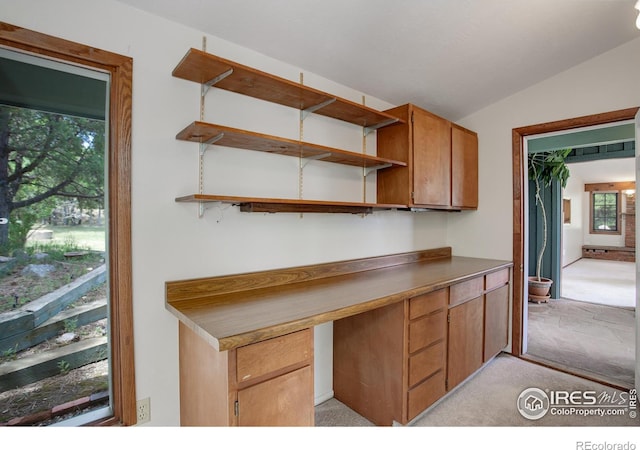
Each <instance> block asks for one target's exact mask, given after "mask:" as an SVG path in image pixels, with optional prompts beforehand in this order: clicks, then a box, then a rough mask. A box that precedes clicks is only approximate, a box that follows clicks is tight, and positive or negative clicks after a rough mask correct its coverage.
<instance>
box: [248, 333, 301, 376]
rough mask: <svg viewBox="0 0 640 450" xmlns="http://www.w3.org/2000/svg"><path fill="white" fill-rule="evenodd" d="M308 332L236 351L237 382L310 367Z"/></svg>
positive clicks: (251, 345) (281, 337) (288, 335)
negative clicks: (285, 369)
mask: <svg viewBox="0 0 640 450" xmlns="http://www.w3.org/2000/svg"><path fill="white" fill-rule="evenodd" d="M311 331H312V330H311V329H310V328H307V329H306V330H301V331H297V332H295V333H291V334H287V335H284V336H280V337H277V338H273V339H269V340H266V341H262V342H258V343H256V344H250V345H246V346H244V347H239V348H238V349H237V350H236V352H237V353H236V371H237V382H238V383H241V382H246V381H249V380H253V379H255V378H258V377H261V376H263V375H267V374H269V373H271V372H277V371H278V370H280V369H283V368H285V367H289V366H295V365H298V364H299V365H302V364H304V363H305V362H306V363H310V362H311V358H312V357H313V334H312V332H311Z"/></svg>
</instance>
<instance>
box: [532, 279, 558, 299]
mask: <svg viewBox="0 0 640 450" xmlns="http://www.w3.org/2000/svg"><path fill="white" fill-rule="evenodd" d="M552 284H553V280H550V279H549V278H543V277H540V279H539V280H538V277H529V294H530V295H533V296H535V297H547V298H549V291H550V290H551V285H552Z"/></svg>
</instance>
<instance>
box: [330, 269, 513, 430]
mask: <svg viewBox="0 0 640 450" xmlns="http://www.w3.org/2000/svg"><path fill="white" fill-rule="evenodd" d="M509 282H510V269H502V270H500V271H496V272H492V273H489V274H487V275H483V276H478V277H475V278H471V279H468V280H465V281H463V282H460V283H456V284H453V285H451V286H449V287H446V288H443V289H439V290H436V291H433V292H431V293H428V294H425V295H420V296H416V297H413V298H410V299H408V300H405V301H403V302H398V303H394V304H392V305H388V306H385V307H383V308H378V309H375V310H372V311H368V312H365V313H362V314H358V315H355V316H350V317H347V318H344V319H340V320H337V321H335V322H334V323H333V390H334V397H335V398H336V399H337V400H339V401H341V402H342V403H344V404H345V405H347V406H348V407H349V408H351V409H353V410H354V411H356V412H357V413H359V414H360V415H362V416H364V417H366V418H367V419H369V420H370V421H371V422H373V423H374V424H376V425H392V424H393V423H394V422H397V423H400V424H407V423H408V422H410V421H411V420H413V419H414V418H416V417H417V416H418V415H419V414H420V413H422V412H423V411H425V410H426V409H427V408H429V407H430V406H431V405H433V404H434V403H435V402H436V401H438V400H439V399H441V398H442V397H444V396H445V395H446V394H447V392H448V391H450V390H451V389H453V388H454V387H456V386H457V385H459V384H460V383H462V382H463V381H464V380H466V379H467V378H468V377H469V376H470V375H472V374H473V373H474V372H476V371H477V370H478V369H480V368H481V367H482V365H483V364H484V363H485V362H487V361H489V360H490V359H491V358H492V357H493V356H495V355H497V354H498V353H499V352H500V351H502V350H503V349H504V348H505V346H506V345H507V338H508V336H507V331H508V325H509V317H508V309H509Z"/></svg>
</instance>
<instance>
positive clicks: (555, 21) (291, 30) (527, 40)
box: [120, 0, 640, 121]
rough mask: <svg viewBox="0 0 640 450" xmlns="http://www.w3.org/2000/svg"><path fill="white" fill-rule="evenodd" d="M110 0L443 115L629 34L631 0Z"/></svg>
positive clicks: (470, 108)
mask: <svg viewBox="0 0 640 450" xmlns="http://www.w3.org/2000/svg"><path fill="white" fill-rule="evenodd" d="M120 1H121V2H122V3H126V4H129V5H131V6H134V7H136V8H139V9H142V10H145V11H148V12H150V13H152V14H155V15H158V16H162V17H165V18H168V19H170V20H173V21H176V22H179V23H183V24H185V25H188V26H190V27H192V28H195V29H198V30H201V31H203V32H205V33H209V34H211V35H214V36H218V37H220V38H222V39H225V40H227V41H230V42H234V43H236V44H239V45H241V46H244V47H248V48H250V49H252V50H255V51H257V52H260V53H262V54H265V55H267V56H270V57H273V58H275V59H278V60H281V61H284V62H287V63H289V64H292V65H295V66H297V67H299V68H300V69H302V70H305V71H309V72H313V73H315V74H318V75H320V76H323V77H325V78H328V79H331V80H333V81H336V82H338V83H341V84H343V85H346V86H349V87H351V88H354V89H356V90H358V91H361V92H364V93H366V94H368V95H372V96H374V97H378V98H380V99H382V100H385V101H387V102H389V103H392V104H395V105H400V104H403V103H408V102H411V103H415V104H417V105H419V106H421V107H423V108H426V109H428V110H430V111H433V112H435V113H436V114H440V115H442V116H444V117H446V118H448V119H450V120H454V121H455V120H458V119H460V118H463V117H465V116H467V115H469V114H471V113H473V112H475V111H477V110H479V109H482V108H483V107H485V106H487V105H489V104H491V103H493V102H495V101H497V100H500V99H502V98H504V97H507V96H509V95H511V94H513V93H515V92H517V91H520V90H522V89H524V88H526V87H528V86H531V85H533V84H535V83H537V82H539V81H542V80H544V79H546V78H549V77H551V76H553V75H555V74H557V73H559V72H562V71H564V70H566V69H568V68H570V67H573V66H575V65H577V64H579V63H581V62H583V61H586V60H588V59H591V58H593V57H594V56H597V55H599V54H601V53H603V52H606V51H607V50H610V49H612V48H614V47H617V46H619V45H621V44H623V43H625V42H628V41H630V40H632V39H636V38H639V37H640V30H638V29H637V28H636V27H635V25H634V22H635V19H636V16H637V11H636V10H635V9H634V4H635V1H636V0H397V1H390V0H233V1H231V0H181V1H179V2H178V1H174V0H120ZM194 47H198V45H197V44H194Z"/></svg>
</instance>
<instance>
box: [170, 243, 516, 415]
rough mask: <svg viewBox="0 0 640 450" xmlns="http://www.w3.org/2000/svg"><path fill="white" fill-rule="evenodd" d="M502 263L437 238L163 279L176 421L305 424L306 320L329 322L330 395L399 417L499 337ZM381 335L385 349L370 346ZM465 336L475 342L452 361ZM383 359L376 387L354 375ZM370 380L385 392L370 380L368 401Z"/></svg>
mask: <svg viewBox="0 0 640 450" xmlns="http://www.w3.org/2000/svg"><path fill="white" fill-rule="evenodd" d="M511 266H512V263H511V262H509V261H499V260H490V259H482V258H467V257H457V256H452V255H451V248H449V247H445V248H439V249H431V250H423V251H417V252H409V253H401V254H394V255H387V256H379V257H372V258H364V259H358V260H349V261H338V262H335V263H326V264H319V265H311V266H301V267H293V268H285V269H276V270H269V271H262V272H254V273H247V274H238V275H227V276H220V277H211V278H201V279H193V280H182V281H170V282H167V283H166V303H165V304H166V308H167V309H168V310H169V311H170V312H172V313H173V314H174V315H175V316H176V317H177V318H178V319H179V339H180V344H179V351H180V396H181V406H180V409H181V424H182V425H306V426H312V425H313V327H314V326H315V325H318V324H321V323H325V322H329V321H333V322H334V390H335V393H336V398H338V399H339V400H341V401H343V402H344V403H346V404H347V405H348V406H350V407H351V408H353V409H355V410H356V411H358V412H359V413H360V414H362V415H364V416H365V417H368V418H370V420H372V421H373V422H374V423H377V424H380V425H390V424H391V422H392V421H395V422H399V423H407V422H408V421H409V420H411V418H412V417H411V416H412V415H413V416H415V414H418V413H419V412H421V411H422V410H424V409H426V407H428V405H430V404H431V403H433V401H435V400H437V398H440V397H441V396H442V395H445V393H446V391H447V390H448V389H451V388H452V387H454V385H453V384H452V381H453V382H455V384H458V383H459V382H461V381H462V380H463V379H464V377H465V375H464V374H465V373H466V372H468V370H472V371H475V370H477V369H478V368H479V367H480V366H481V365H482V363H483V362H486V361H487V360H488V359H490V358H491V357H493V356H495V354H497V353H498V352H499V351H500V350H502V349H503V348H504V347H505V346H506V345H507V341H508V336H507V332H508V322H509V317H508V310H509V299H510V291H509V284H510V275H511V273H510V272H511ZM458 312H460V313H458ZM451 313H453V314H451ZM381 317H382V319H381ZM380 327H382V331H380V330H381V328H380ZM376 330H378V331H376ZM381 333H382V334H381ZM478 333H479V334H478ZM380 336H386V337H385V338H384V339H382V340H383V341H386V342H391V341H393V342H394V344H393V345H392V347H393V348H388V349H387V350H386V351H385V350H384V346H379V345H377V343H376V341H379V340H380ZM478 336H479V337H480V339H478ZM416 342H421V344H419V346H418V347H416V345H418V344H416ZM469 343H471V344H472V347H477V346H478V343H480V345H481V348H480V350H479V352H480V353H479V354H474V355H473V356H472V357H469V356H468V355H467V353H469V351H467V350H468V349H467V350H465V351H464V352H462V353H463V354H464V355H462V356H461V357H460V358H458V359H460V361H456V357H455V355H454V354H455V353H460V351H461V349H465V347H466V346H468V345H469ZM358 346H360V348H361V349H366V348H373V347H376V348H377V349H378V350H377V351H376V352H375V355H377V356H373V355H374V353H371V352H369V351H359V350H358V348H359V347H358ZM460 346H461V347H460ZM496 349H497V350H496ZM353 352H355V354H359V355H360V357H356V356H355V355H354V354H353ZM398 352H399V356H398ZM476 353H477V352H476ZM367 355H369V356H371V358H368V356H367ZM452 355H453V356H452ZM386 358H389V361H387V360H386ZM434 358H435V359H434ZM434 361H436V363H435V364H434ZM478 362H479V365H478ZM381 363H382V364H384V368H385V370H388V373H385V375H384V376H382V377H377V378H379V379H380V380H379V382H378V383H377V384H376V386H377V387H372V386H373V385H374V384H375V383H373V384H372V383H370V382H369V381H367V380H362V379H359V378H360V377H361V376H360V375H356V374H363V373H365V372H366V371H367V370H370V371H373V372H376V371H377V370H378V369H379V368H381V367H382V366H380V364H381ZM476 366H477V367H476ZM418 367H422V369H420V368H418ZM367 368H369V369H367ZM381 370H382V369H381ZM373 372H372V373H373ZM458 372H460V374H458ZM452 377H453V378H452ZM448 379H449V380H448ZM434 380H437V381H434ZM447 381H448V382H447ZM386 383H390V384H392V385H394V386H395V387H394V389H391V390H389V389H388V386H385V384H386ZM411 383H413V384H411ZM425 383H426V384H425ZM427 385H428V387H425V386H427ZM341 386H343V387H344V389H343V388H342V387H341ZM434 386H435V387H434ZM418 388H419V389H418ZM371 389H374V390H376V389H385V392H387V393H389V392H391V394H388V396H389V398H387V399H384V398H383V397H385V396H384V395H382V391H380V392H377V391H376V393H375V395H373V397H375V398H383V399H382V400H381V403H380V402H378V404H376V405H374V406H373V407H372V406H371V405H368V403H370V402H369V400H366V399H368V398H370V397H372V392H370V390H371ZM416 389H417V390H416ZM367 390H369V391H368V392H367ZM341 391H345V392H347V393H348V394H341V393H340V392H341ZM425 391H428V393H427V394H426V397H425V394H424V392H425ZM416 392H420V393H421V394H416ZM349 396H351V397H353V398H350V397H349ZM341 397H342V398H341ZM434 399H435V400H434ZM390 405H391V406H390ZM425 405H427V406H425ZM378 410H380V411H383V413H377V412H375V411H378ZM384 411H386V412H384ZM390 411H391V412H390ZM378 416H379V417H378Z"/></svg>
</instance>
